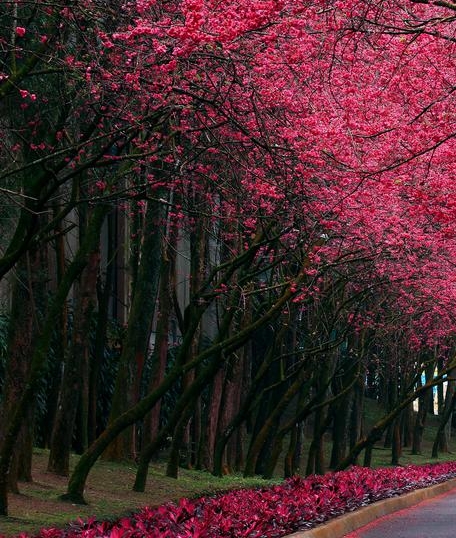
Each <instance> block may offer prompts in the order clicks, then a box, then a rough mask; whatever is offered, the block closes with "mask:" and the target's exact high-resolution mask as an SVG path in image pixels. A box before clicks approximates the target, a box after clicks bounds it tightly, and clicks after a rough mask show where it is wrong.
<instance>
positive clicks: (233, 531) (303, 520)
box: [18, 462, 456, 538]
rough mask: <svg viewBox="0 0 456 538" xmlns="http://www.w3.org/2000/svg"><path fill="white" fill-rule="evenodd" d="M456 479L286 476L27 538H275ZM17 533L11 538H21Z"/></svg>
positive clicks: (433, 469) (445, 472)
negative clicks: (271, 482) (267, 484)
mask: <svg viewBox="0 0 456 538" xmlns="http://www.w3.org/2000/svg"><path fill="white" fill-rule="evenodd" d="M455 476H456V462H446V463H440V464H428V465H421V466H418V465H409V466H406V467H390V468H384V469H376V470H374V469H369V468H366V467H352V468H350V469H348V470H346V471H341V472H336V473H328V474H326V475H322V476H319V475H318V476H317V475H312V476H309V477H307V478H302V477H294V478H291V479H288V480H286V481H285V482H283V483H282V484H281V485H276V486H270V487H265V488H259V489H244V490H236V491H230V492H227V493H222V494H219V495H215V496H212V497H201V498H198V499H181V500H180V501H179V502H178V503H167V504H164V505H162V506H160V507H158V508H154V509H151V508H147V507H146V508H143V509H142V510H141V511H139V512H137V513H135V514H132V515H130V516H127V517H122V518H120V519H118V520H116V521H97V520H96V519H94V518H91V519H90V520H88V521H82V520H78V521H76V522H74V523H71V524H69V525H68V526H67V527H66V528H64V529H56V528H50V529H42V530H41V531H40V532H39V533H38V534H36V535H35V536H34V537H33V538H102V537H107V538H218V537H221V538H222V537H224V538H228V537H231V538H234V537H236V538H279V537H281V536H285V535H287V534H290V533H292V532H295V531H298V530H301V529H309V528H312V527H314V526H316V525H318V524H320V523H323V522H325V521H327V520H329V519H331V518H334V517H337V516H339V515H341V514H344V513H346V512H351V511H353V510H356V509H358V508H360V507H362V506H366V505H368V504H370V503H372V502H375V501H378V500H381V499H385V498H389V497H394V496H397V495H401V494H403V493H406V492H409V491H412V490H415V489H419V488H423V487H426V486H430V485H433V484H436V483H439V482H443V481H445V480H448V479H450V478H453V477H455ZM27 537H28V535H26V534H24V533H22V534H21V535H20V536H19V537H18V538H27Z"/></svg>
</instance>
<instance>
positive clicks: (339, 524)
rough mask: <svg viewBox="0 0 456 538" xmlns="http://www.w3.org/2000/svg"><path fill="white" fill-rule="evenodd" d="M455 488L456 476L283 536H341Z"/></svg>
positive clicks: (322, 537) (308, 537) (291, 537)
mask: <svg viewBox="0 0 456 538" xmlns="http://www.w3.org/2000/svg"><path fill="white" fill-rule="evenodd" d="M454 488H456V478H452V479H450V480H447V481H445V482H442V483H441V484H436V485H434V486H430V487H428V488H422V489H418V490H416V491H411V492H410V493H405V494H404V495H400V496H398V497H392V498H391V499H384V500H383V501H378V502H376V503H373V504H370V505H368V506H364V507H363V508H360V509H359V510H356V511H355V512H350V513H348V514H344V515H342V516H339V517H337V518H335V519H332V520H330V521H328V523H323V524H322V525H319V526H318V527H315V528H314V529H310V530H308V531H298V532H295V533H293V534H288V535H287V536H284V537H283V538H341V537H342V536H345V535H346V534H349V533H350V532H353V531H355V530H356V529H359V528H360V527H364V525H367V524H368V523H370V522H371V521H374V520H375V519H378V518H380V517H382V516H386V515H387V514H391V513H393V512H397V511H398V510H402V509H404V508H409V507H410V506H413V505H415V504H418V503H420V502H421V501H424V500H426V499H430V498H431V497H436V496H437V495H440V494H442V493H446V492H447V491H450V490H452V489H454Z"/></svg>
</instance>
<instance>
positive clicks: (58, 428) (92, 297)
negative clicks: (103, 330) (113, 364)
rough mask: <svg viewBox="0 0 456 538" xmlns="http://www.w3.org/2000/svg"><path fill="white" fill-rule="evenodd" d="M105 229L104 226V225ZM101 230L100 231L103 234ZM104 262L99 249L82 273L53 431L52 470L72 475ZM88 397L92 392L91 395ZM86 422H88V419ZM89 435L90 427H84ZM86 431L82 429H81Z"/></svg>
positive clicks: (56, 472)
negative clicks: (74, 442) (73, 448)
mask: <svg viewBox="0 0 456 538" xmlns="http://www.w3.org/2000/svg"><path fill="white" fill-rule="evenodd" d="M100 230H101V226H100ZM100 230H99V232H98V233H100ZM99 264H100V252H99V249H98V245H97V248H96V249H95V250H94V251H93V252H91V253H90V254H89V256H88V262H87V265H86V267H85V268H84V270H83V271H82V274H81V279H80V284H79V286H78V296H77V298H76V307H75V312H74V319H73V334H72V343H71V346H70V348H69V349H68V353H67V357H66V361H65V365H64V373H63V378H62V385H61V389H60V395H59V402H58V406H57V413H56V417H55V422H54V428H53V431H52V437H51V445H50V453H49V461H48V471H49V472H51V473H55V474H59V475H63V476H68V473H69V468H70V451H71V445H72V439H73V430H74V426H75V421H76V412H77V408H78V404H79V405H81V403H82V402H81V400H83V401H85V402H86V404H88V399H87V397H86V396H85V395H83V394H82V393H83V392H86V391H84V388H86V389H88V387H86V384H85V383H84V379H85V380H87V379H88V363H89V354H90V340H89V336H90V328H91V320H92V313H93V311H94V310H95V301H96V284H97V274H98V268H99ZM87 396H88V395H87ZM87 407H88V405H83V406H82V410H81V411H82V414H83V416H84V415H85V417H86V420H87V416H88V408H87ZM84 424H85V425H86V424H87V423H86V421H84ZM84 430H85V436H87V428H84ZM81 433H82V432H81Z"/></svg>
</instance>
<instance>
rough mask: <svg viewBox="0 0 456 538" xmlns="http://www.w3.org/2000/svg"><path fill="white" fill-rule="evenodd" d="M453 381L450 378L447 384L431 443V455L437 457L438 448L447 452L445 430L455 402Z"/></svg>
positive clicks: (455, 393) (451, 373) (455, 394)
mask: <svg viewBox="0 0 456 538" xmlns="http://www.w3.org/2000/svg"><path fill="white" fill-rule="evenodd" d="M453 375H454V372H453V371H452V372H450V374H449V376H448V377H449V378H452V377H453ZM454 383H455V381H454V380H453V379H450V380H449V381H448V385H447V392H446V396H445V405H444V408H443V412H442V414H441V417H440V422H439V427H438V429H437V433H436V436H435V439H434V443H433V445H432V457H433V458H438V456H439V450H440V451H441V452H448V436H447V432H446V427H447V424H448V423H449V422H450V418H451V415H452V413H453V409H454V405H455V403H456V392H455V388H454ZM442 447H443V448H442Z"/></svg>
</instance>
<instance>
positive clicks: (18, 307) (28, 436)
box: [0, 250, 41, 493]
mask: <svg viewBox="0 0 456 538" xmlns="http://www.w3.org/2000/svg"><path fill="white" fill-rule="evenodd" d="M40 273H41V268H40V263H39V255H38V252H37V251H36V250H34V251H30V252H29V253H28V254H25V255H24V257H23V258H22V259H21V260H20V262H19V264H18V267H17V270H16V280H15V283H14V288H13V295H12V308H11V312H10V321H9V328H8V351H7V353H8V354H7V365H6V377H5V381H4V384H3V398H2V405H1V407H0V442H3V441H4V439H5V435H6V428H5V426H6V425H7V421H8V417H9V416H10V415H11V414H12V413H13V410H14V406H15V405H16V403H17V402H18V401H19V399H20V397H21V394H22V392H23V390H24V387H25V383H26V379H27V376H28V374H29V371H30V356H31V354H32V351H33V343H34V338H35V335H36V330H37V321H38V320H37V314H38V313H37V311H36V304H35V300H36V286H37V284H39V275H40ZM27 415H28V417H27V419H26V420H24V423H23V424H22V426H21V429H20V432H19V434H18V437H17V442H16V446H15V449H14V453H13V456H12V462H11V466H10V469H9V477H8V484H9V489H10V490H11V491H13V492H16V493H17V492H18V491H19V489H18V485H17V481H18V479H19V478H26V479H28V480H31V450H30V445H31V443H32V430H31V428H32V425H33V420H31V419H32V416H33V410H32V409H30V410H29V411H28V413H27Z"/></svg>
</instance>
